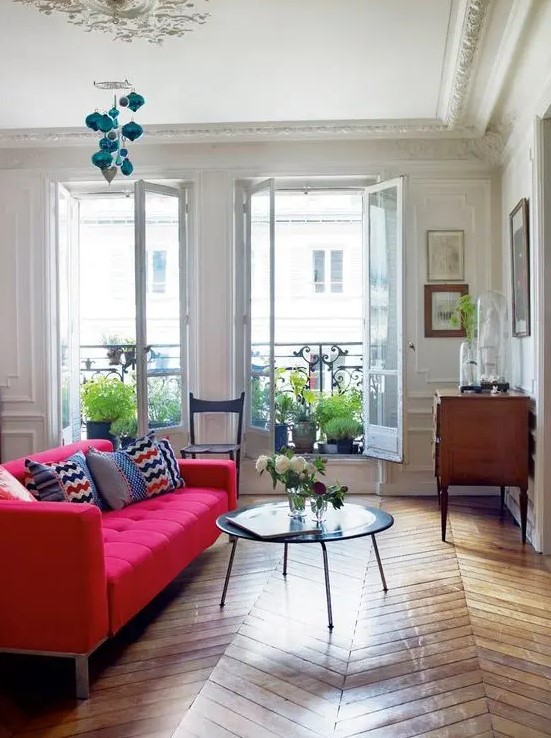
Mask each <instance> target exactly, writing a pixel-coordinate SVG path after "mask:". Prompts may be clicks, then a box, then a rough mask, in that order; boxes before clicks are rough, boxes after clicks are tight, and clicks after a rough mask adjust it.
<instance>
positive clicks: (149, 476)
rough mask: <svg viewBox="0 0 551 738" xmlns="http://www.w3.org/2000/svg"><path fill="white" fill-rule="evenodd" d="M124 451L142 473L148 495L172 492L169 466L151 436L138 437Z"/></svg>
mask: <svg viewBox="0 0 551 738" xmlns="http://www.w3.org/2000/svg"><path fill="white" fill-rule="evenodd" d="M122 453H123V454H126V455H127V456H128V457H129V458H130V459H131V460H132V461H133V462H134V463H135V464H136V466H137V467H138V469H139V470H140V472H141V473H142V476H143V478H144V481H145V487H146V491H147V496H148V497H154V496H155V495H160V494H162V493H163V492H170V490H171V489H172V485H171V480H170V475H169V473H168V467H167V465H166V462H165V460H164V459H163V456H162V454H161V452H160V451H159V449H158V448H157V446H156V444H155V443H154V442H153V441H152V440H151V438H149V437H148V436H145V437H144V438H138V439H137V440H136V441H135V442H134V443H132V444H130V446H127V447H126V448H125V449H124V451H122Z"/></svg>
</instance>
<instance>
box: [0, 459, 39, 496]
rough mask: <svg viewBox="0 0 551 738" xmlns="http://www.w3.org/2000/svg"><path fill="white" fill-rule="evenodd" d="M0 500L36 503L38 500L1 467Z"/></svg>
mask: <svg viewBox="0 0 551 738" xmlns="http://www.w3.org/2000/svg"><path fill="white" fill-rule="evenodd" d="M0 500H18V501H19V502H36V498H35V497H34V496H33V495H32V494H31V493H30V491H29V490H28V489H27V488H26V487H24V486H23V485H22V484H21V482H20V481H19V480H18V479H16V478H15V477H14V476H13V474H10V473H9V471H8V470H7V469H4V468H3V467H1V466H0Z"/></svg>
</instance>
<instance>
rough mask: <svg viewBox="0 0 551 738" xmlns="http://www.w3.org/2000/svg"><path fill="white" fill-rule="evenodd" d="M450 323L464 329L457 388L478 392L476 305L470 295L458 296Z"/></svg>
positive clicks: (463, 390) (462, 390) (460, 348)
mask: <svg viewBox="0 0 551 738" xmlns="http://www.w3.org/2000/svg"><path fill="white" fill-rule="evenodd" d="M450 323H451V324H452V326H454V327H455V328H462V329H463V330H464V331H465V341H463V343H462V344H461V346H460V347H459V390H460V391H461V392H479V391H480V374H479V367H478V348H477V343H476V338H475V332H476V305H475V303H474V302H473V299H472V297H471V296H470V295H463V296H462V297H460V299H459V302H458V303H457V307H456V309H455V312H454V313H453V315H452V316H451V318H450Z"/></svg>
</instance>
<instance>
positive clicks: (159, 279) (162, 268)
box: [151, 251, 166, 293]
mask: <svg viewBox="0 0 551 738" xmlns="http://www.w3.org/2000/svg"><path fill="white" fill-rule="evenodd" d="M151 271H152V280H151V288H152V291H153V292H157V293H164V292H166V251H154V252H153V263H152V265H151Z"/></svg>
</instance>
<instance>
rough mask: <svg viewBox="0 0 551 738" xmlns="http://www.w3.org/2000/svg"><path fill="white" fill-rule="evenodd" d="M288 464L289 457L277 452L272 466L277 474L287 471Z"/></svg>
mask: <svg viewBox="0 0 551 738" xmlns="http://www.w3.org/2000/svg"><path fill="white" fill-rule="evenodd" d="M289 466H290V464H289V459H288V458H287V457H286V456H283V455H282V454H279V455H278V456H276V457H275V462H274V468H275V470H276V472H277V473H278V474H285V472H286V471H289Z"/></svg>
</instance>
